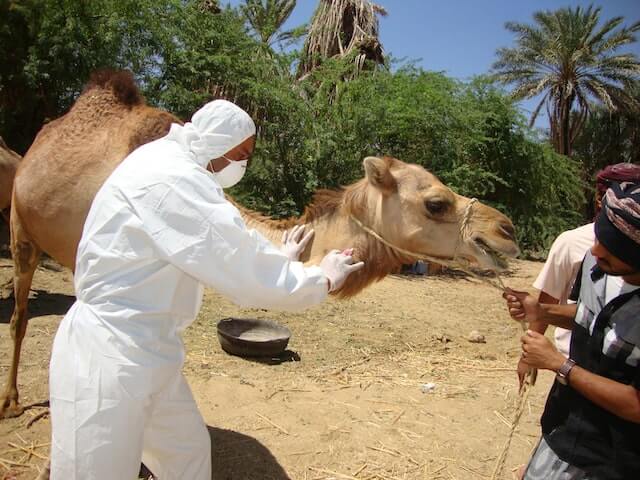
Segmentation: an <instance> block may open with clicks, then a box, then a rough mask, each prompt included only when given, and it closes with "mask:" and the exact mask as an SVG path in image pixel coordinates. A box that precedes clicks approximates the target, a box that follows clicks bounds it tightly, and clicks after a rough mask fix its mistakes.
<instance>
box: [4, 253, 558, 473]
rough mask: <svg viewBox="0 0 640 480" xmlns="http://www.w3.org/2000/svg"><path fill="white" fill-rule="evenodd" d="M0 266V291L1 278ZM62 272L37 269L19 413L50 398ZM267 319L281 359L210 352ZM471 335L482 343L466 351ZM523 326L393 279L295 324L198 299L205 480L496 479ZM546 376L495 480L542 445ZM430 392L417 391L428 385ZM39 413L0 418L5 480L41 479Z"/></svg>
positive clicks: (430, 281) (492, 306)
mask: <svg viewBox="0 0 640 480" xmlns="http://www.w3.org/2000/svg"><path fill="white" fill-rule="evenodd" d="M10 265H11V264H10V261H9V260H6V259H5V260H0V285H2V284H3V283H5V282H6V281H7V280H9V279H10V278H11V274H12V270H11V268H10ZM540 267H541V264H539V263H534V262H526V261H516V262H514V263H513V271H512V272H511V274H510V275H509V276H508V277H507V278H505V282H506V283H507V284H508V285H510V286H512V287H514V288H524V289H527V288H530V287H529V286H530V285H531V283H532V281H533V279H534V276H535V274H536V273H537V272H538V270H539V268H540ZM72 294H73V287H72V276H71V274H70V272H68V271H65V270H60V271H56V270H53V269H51V268H43V267H40V268H39V269H38V272H37V273H36V277H35V281H34V284H33V291H32V300H31V302H30V311H31V316H32V319H31V320H30V322H29V328H28V331H27V337H26V339H25V343H24V347H23V356H22V363H21V365H20V373H19V377H18V383H19V388H20V393H21V400H22V402H23V403H24V404H33V403H36V404H37V403H39V402H42V401H44V400H46V399H47V395H48V390H47V378H48V377H47V368H48V362H49V356H50V351H51V342H52V340H53V335H54V334H55V331H56V327H57V325H58V323H59V321H60V320H61V318H62V315H64V313H65V311H66V310H67V309H68V308H69V306H70V305H71V304H72V302H73V297H72ZM12 308H13V301H12V300H1V301H0V323H1V324H0V373H1V375H2V377H3V378H4V377H6V374H7V372H8V367H9V361H10V354H11V340H10V334H9V326H8V321H9V317H10V314H11V311H12ZM226 317H243V318H267V319H271V320H275V321H277V322H279V323H281V324H284V325H287V326H288V327H289V328H290V329H291V331H292V338H291V341H290V343H289V351H288V355H286V356H285V357H283V358H281V359H277V360H272V361H266V362H264V361H263V362H258V361H251V360H246V359H243V358H239V357H234V356H230V355H228V354H226V353H225V352H223V351H222V350H221V348H220V345H219V343H218V340H217V337H216V328H215V326H216V323H217V322H218V321H219V320H220V319H222V318H226ZM472 330H477V331H479V332H480V333H481V334H483V335H484V336H485V337H486V343H471V342H469V341H468V340H467V337H468V335H469V333H470V332H471V331H472ZM519 336H520V326H519V325H518V324H516V323H513V322H512V321H511V320H510V319H509V318H508V315H507V314H506V310H505V308H504V306H503V302H502V299H501V298H500V296H499V292H497V291H496V290H494V289H492V288H491V287H489V286H487V285H485V284H482V283H479V282H477V281H476V280H470V279H467V278H464V277H461V276H457V275H441V276H430V277H412V276H391V277H387V278H386V279H385V280H383V281H382V282H380V283H378V284H376V285H374V286H372V287H370V288H368V289H367V290H365V291H364V292H363V293H361V294H360V295H359V296H357V297H355V298H353V299H351V300H347V301H337V300H330V301H328V302H326V303H325V304H324V305H322V306H319V307H316V308H314V309H311V310H308V311H306V312H303V313H296V314H292V313H277V312H272V311H264V310H246V309H239V308H237V307H235V306H234V305H232V304H231V303H230V302H228V301H227V300H225V299H224V298H222V297H221V296H219V295H218V294H216V293H215V292H213V291H207V293H206V297H205V301H204V306H203V308H202V311H201V313H200V315H199V317H198V319H197V321H196V322H195V323H194V324H193V325H192V326H191V327H190V328H189V329H188V330H187V333H186V336H185V342H186V345H187V350H188V358H187V361H186V364H185V368H184V371H185V374H186V376H187V378H188V379H189V382H190V384H191V386H192V389H193V392H194V396H195V398H196V400H197V402H198V405H199V407H200V410H201V411H202V414H203V416H204V418H205V420H206V422H207V424H208V425H209V427H210V428H209V431H210V433H211V436H212V440H213V443H212V458H213V465H214V475H213V478H215V479H225V480H227V479H234V480H235V479H238V480H241V479H265V480H269V479H273V480H285V479H317V480H320V479H390V480H395V479H403V480H407V479H459V480H460V479H475V478H478V479H484V478H490V477H491V474H492V471H493V466H494V463H495V460H496V458H497V456H498V455H499V454H500V452H501V450H502V448H503V445H504V442H505V439H506V438H507V434H508V432H509V425H510V422H511V418H512V415H513V412H514V410H515V405H516V402H517V399H518V392H517V381H516V375H515V365H516V361H517V358H518V356H519V352H520V351H519V341H518V339H519ZM551 381H552V375H551V374H550V373H549V372H543V373H541V375H540V377H539V380H538V384H537V385H536V387H535V388H534V390H533V391H532V393H531V395H530V397H529V402H528V404H527V406H526V409H525V411H524V414H523V416H522V419H521V421H520V425H519V427H518V430H517V433H516V434H515V436H514V438H513V442H512V445H511V449H510V451H509V455H508V458H507V462H506V467H505V469H504V473H503V475H502V478H505V479H511V478H513V475H514V474H513V469H515V468H516V467H517V466H518V465H520V464H522V463H523V462H525V461H526V460H527V458H528V456H529V453H530V452H531V449H532V448H533V447H534V445H535V442H536V441H537V436H538V432H539V417H540V414H541V411H542V408H543V405H544V400H545V397H546V393H547V392H548V389H549V386H550V383H551ZM428 383H434V384H435V388H434V389H433V390H431V391H429V392H426V393H425V392H423V389H424V385H425V384H428ZM42 412H46V410H45V409H44V408H43V407H41V406H34V407H32V408H30V409H29V410H27V411H26V412H25V414H24V415H22V416H21V417H19V418H15V419H9V420H1V421H0V479H2V478H5V479H9V478H18V479H31V478H35V477H36V475H37V473H38V469H39V467H40V466H41V465H42V463H43V462H44V458H46V456H47V455H48V448H49V434H50V420H49V418H48V417H47V416H42V417H41V418H39V419H37V420H35V421H34V422H33V423H32V424H31V425H29V422H32V421H33V420H34V419H36V416H37V415H38V414H40V413H42Z"/></svg>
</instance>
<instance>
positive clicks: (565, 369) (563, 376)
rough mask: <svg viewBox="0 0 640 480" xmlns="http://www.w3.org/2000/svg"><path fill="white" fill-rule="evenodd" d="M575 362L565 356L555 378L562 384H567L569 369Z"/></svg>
mask: <svg viewBox="0 0 640 480" xmlns="http://www.w3.org/2000/svg"><path fill="white" fill-rule="evenodd" d="M575 364H576V362H574V361H573V360H571V359H570V358H567V359H566V360H565V361H564V363H563V364H562V366H561V367H560V369H559V370H558V372H557V373H556V380H558V382H560V383H561V384H562V385H569V372H571V369H572V368H573V367H574V366H575Z"/></svg>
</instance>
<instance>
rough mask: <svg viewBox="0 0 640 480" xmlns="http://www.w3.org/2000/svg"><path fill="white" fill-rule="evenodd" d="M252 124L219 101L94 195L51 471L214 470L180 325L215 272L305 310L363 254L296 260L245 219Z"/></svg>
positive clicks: (259, 298) (238, 295) (266, 298)
mask: <svg viewBox="0 0 640 480" xmlns="http://www.w3.org/2000/svg"><path fill="white" fill-rule="evenodd" d="M255 133H256V129H255V125H254V123H253V121H252V120H251V118H250V117H249V115H247V113H246V112H244V111H243V110H242V109H240V108H239V107H237V106H236V105H234V104H233V103H230V102H227V101H224V100H216V101H213V102H210V103H208V104H206V105H205V106H204V107H202V108H201V109H200V110H198V111H197V112H196V113H195V114H194V115H193V118H192V121H191V122H187V123H186V124H185V125H178V124H173V125H171V130H170V131H169V133H168V134H167V135H166V136H165V137H163V138H161V139H159V140H156V141H154V142H151V143H148V144H146V145H143V146H141V147H139V148H137V149H136V150H134V151H133V152H132V153H131V154H130V155H128V156H127V157H126V158H125V159H124V160H123V162H122V163H121V164H120V165H119V166H118V167H117V168H116V169H115V171H114V172H113V173H112V174H111V176H109V178H108V179H107V180H106V181H105V183H104V184H103V185H102V187H101V188H100V190H99V191H98V193H97V194H96V197H95V199H94V200H93V202H92V205H91V208H90V211H89V214H88V217H87V220H86V222H85V225H84V229H83V233H82V238H81V240H80V243H79V246H78V253H77V257H76V268H75V275H74V286H75V292H76V298H77V300H76V302H75V303H74V304H73V306H72V307H71V309H70V310H69V312H68V313H67V314H66V315H65V317H64V319H63V320H62V323H61V324H60V327H59V329H58V332H57V334H56V337H55V341H54V345H53V351H52V355H51V368H50V401H51V402H50V403H51V426H52V442H51V478H52V479H53V480H101V479H104V480H107V479H108V480H112V479H123V480H124V479H133V478H137V477H136V474H137V473H138V469H139V467H140V462H141V461H143V462H144V464H145V465H146V466H147V467H149V469H150V470H151V471H152V472H153V474H154V476H155V477H157V478H161V479H166V480H170V479H189V480H211V446H210V439H209V434H208V431H207V428H206V425H205V423H204V420H203V418H202V416H201V415H200V412H199V411H198V408H197V406H196V403H195V401H194V399H193V396H192V394H191V390H190V388H189V386H188V385H187V382H186V380H185V378H184V376H183V374H182V365H183V362H184V358H185V350H184V345H183V343H182V337H181V333H182V331H183V330H184V329H185V328H186V327H187V326H188V325H190V324H191V323H192V322H193V321H194V319H195V318H196V315H197V314H198V311H199V310H200V305H201V302H202V294H203V288H204V286H205V285H207V286H211V287H213V288H215V289H216V290H217V291H218V292H219V293H221V294H222V295H225V296H226V297H228V298H230V299H231V300H232V301H233V302H235V303H236V304H238V305H240V306H244V307H260V308H274V309H287V310H296V309H302V308H306V307H310V306H312V305H316V304H318V303H320V302H322V301H323V300H324V299H326V298H327V294H328V293H329V292H331V291H333V290H337V289H339V288H340V287H341V286H342V285H343V284H344V282H345V281H346V280H347V277H348V276H349V274H351V273H352V272H354V271H356V270H358V269H360V268H361V267H362V266H363V264H362V262H359V263H355V264H354V263H353V258H352V256H351V255H352V251H350V250H347V251H345V252H343V253H340V252H338V251H337V250H334V251H331V252H329V253H328V254H327V255H326V256H325V257H324V259H323V260H322V261H321V263H320V265H319V266H310V267H306V266H304V265H303V264H302V263H301V262H298V261H297V259H298V258H299V255H300V253H301V252H302V251H303V250H304V247H305V245H306V242H308V241H309V238H310V234H311V233H310V232H309V233H307V235H306V236H305V237H302V234H303V229H302V228H297V229H295V230H294V231H292V232H290V234H288V235H286V236H285V237H284V238H283V240H284V246H283V248H284V250H285V252H283V251H281V250H280V249H279V248H277V247H275V246H274V245H273V244H271V243H270V242H269V241H268V240H267V239H266V238H265V237H263V236H262V235H260V234H259V233H258V232H257V231H255V230H249V229H247V227H246V225H245V223H244V221H243V220H242V217H241V216H240V213H239V212H238V210H237V209H236V208H235V207H234V206H233V205H232V204H231V203H230V202H229V201H228V200H227V199H226V198H225V196H224V194H223V191H222V189H223V188H227V187H231V186H233V185H235V184H236V183H238V182H239V181H240V180H241V179H242V177H243V175H244V172H245V170H246V168H247V166H248V162H249V158H250V157H251V154H252V153H253V149H254V144H255Z"/></svg>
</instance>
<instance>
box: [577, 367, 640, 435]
mask: <svg viewBox="0 0 640 480" xmlns="http://www.w3.org/2000/svg"><path fill="white" fill-rule="evenodd" d="M569 385H570V386H571V388H573V389H574V390H576V391H578V392H579V393H581V394H582V395H583V396H585V397H586V398H588V399H589V400H591V401H592V402H593V403H595V404H596V405H598V406H600V407H602V408H604V409H605V410H607V411H609V412H611V413H613V414H614V415H616V416H618V417H620V418H624V419H625V420H629V421H630V422H634V423H640V390H638V389H636V388H634V387H633V386H632V385H625V384H623V383H619V382H616V381H614V380H611V379H610V378H606V377H601V376H600V375H596V374H595V373H592V372H590V371H588V370H585V369H584V368H582V367H579V366H577V365H576V366H575V367H573V368H572V369H571V372H570V373H569Z"/></svg>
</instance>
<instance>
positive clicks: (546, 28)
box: [493, 5, 640, 155]
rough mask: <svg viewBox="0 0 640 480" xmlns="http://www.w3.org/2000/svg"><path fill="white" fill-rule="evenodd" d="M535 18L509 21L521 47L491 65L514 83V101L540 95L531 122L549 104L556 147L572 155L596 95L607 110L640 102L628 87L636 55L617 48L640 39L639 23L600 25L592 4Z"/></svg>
mask: <svg viewBox="0 0 640 480" xmlns="http://www.w3.org/2000/svg"><path fill="white" fill-rule="evenodd" d="M533 18H534V20H535V24H534V25H528V24H524V23H516V22H507V23H506V24H505V27H506V28H507V29H508V30H510V31H511V32H513V33H515V34H516V35H517V36H518V38H517V47H515V48H501V49H499V50H498V52H497V54H498V60H497V61H496V62H495V63H494V64H493V68H494V70H495V71H496V77H497V79H498V80H500V81H501V82H503V83H505V84H512V85H514V90H513V91H512V96H513V97H514V98H515V99H518V100H519V99H523V98H532V97H536V96H537V95H540V94H542V99H541V100H540V103H539V104H538V105H537V107H536V109H535V110H534V112H533V114H532V116H531V124H532V125H533V123H534V122H535V120H536V118H537V116H538V114H539V113H540V110H541V109H542V107H543V106H546V109H547V114H548V116H549V123H550V126H551V140H552V143H553V145H554V147H555V149H556V151H558V152H559V153H562V154H565V155H571V144H572V142H573V140H574V139H575V138H576V136H577V135H578V133H579V132H580V130H581V128H582V126H583V125H584V122H585V120H586V118H587V116H588V114H589V112H590V110H591V108H592V100H593V99H595V100H597V101H598V102H599V103H601V104H602V105H604V106H605V107H606V108H607V109H608V110H609V111H615V110H617V109H618V108H620V107H621V106H627V107H629V106H632V107H637V106H638V102H637V100H635V99H634V98H633V97H631V96H630V95H628V94H627V93H626V91H625V89H626V88H627V87H629V85H630V84H631V83H633V81H634V80H636V79H637V78H638V76H639V75H640V63H638V58H637V57H636V56H635V55H633V54H631V53H616V52H617V50H618V49H619V48H620V47H621V46H623V45H628V44H630V43H633V42H635V41H636V38H635V36H634V33H635V32H637V31H638V30H640V22H636V23H634V24H633V25H631V26H630V27H622V28H618V27H619V26H620V24H621V23H622V21H623V18H622V17H615V18H612V19H610V20H608V21H606V22H604V24H602V25H600V26H599V23H600V8H594V7H593V6H592V5H590V6H589V7H588V8H586V9H583V8H582V7H576V8H575V9H572V8H570V7H568V8H562V9H559V10H556V11H548V10H547V11H540V12H536V13H535V14H534V15H533ZM574 108H575V110H574ZM572 110H574V111H573V112H572Z"/></svg>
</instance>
